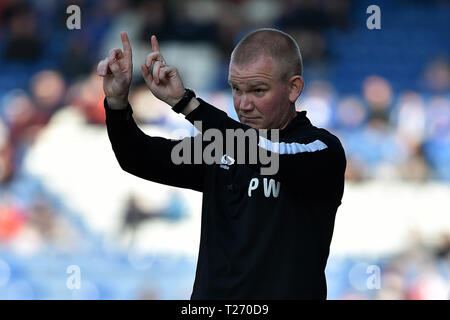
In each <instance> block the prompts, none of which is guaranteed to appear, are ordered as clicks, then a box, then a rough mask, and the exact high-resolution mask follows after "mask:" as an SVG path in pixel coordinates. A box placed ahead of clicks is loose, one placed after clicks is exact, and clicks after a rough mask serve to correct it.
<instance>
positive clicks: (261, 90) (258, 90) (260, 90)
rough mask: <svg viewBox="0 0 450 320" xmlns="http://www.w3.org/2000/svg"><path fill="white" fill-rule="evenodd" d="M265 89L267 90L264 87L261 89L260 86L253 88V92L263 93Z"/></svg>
mask: <svg viewBox="0 0 450 320" xmlns="http://www.w3.org/2000/svg"><path fill="white" fill-rule="evenodd" d="M266 91H267V90H266V89H261V88H259V89H255V90H254V92H255V93H259V94H261V93H264V92H266Z"/></svg>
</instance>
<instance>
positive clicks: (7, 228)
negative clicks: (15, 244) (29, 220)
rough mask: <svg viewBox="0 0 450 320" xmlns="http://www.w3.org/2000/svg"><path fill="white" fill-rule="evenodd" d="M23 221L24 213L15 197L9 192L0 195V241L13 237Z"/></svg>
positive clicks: (6, 240)
mask: <svg viewBox="0 0 450 320" xmlns="http://www.w3.org/2000/svg"><path fill="white" fill-rule="evenodd" d="M24 223H25V213H24V212H23V210H22V209H21V208H20V207H19V206H18V205H17V201H16V199H14V197H13V196H12V195H11V194H9V193H3V194H2V196H1V197H0V243H1V242H8V241H10V240H11V239H13V238H14V237H15V236H16V235H17V234H18V233H19V232H20V230H21V229H22V227H23V225H24Z"/></svg>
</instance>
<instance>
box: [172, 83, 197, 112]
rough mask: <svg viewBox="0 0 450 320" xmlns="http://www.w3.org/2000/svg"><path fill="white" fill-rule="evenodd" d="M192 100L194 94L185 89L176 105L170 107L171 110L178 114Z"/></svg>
mask: <svg viewBox="0 0 450 320" xmlns="http://www.w3.org/2000/svg"><path fill="white" fill-rule="evenodd" d="M192 98H195V92H194V91H192V90H191V89H186V91H185V92H184V95H183V97H182V98H181V100H180V101H178V102H177V104H176V105H174V106H173V107H172V110H173V111H175V112H176V113H180V112H181V111H183V109H184V108H186V106H187V105H188V103H189V101H191V99H192Z"/></svg>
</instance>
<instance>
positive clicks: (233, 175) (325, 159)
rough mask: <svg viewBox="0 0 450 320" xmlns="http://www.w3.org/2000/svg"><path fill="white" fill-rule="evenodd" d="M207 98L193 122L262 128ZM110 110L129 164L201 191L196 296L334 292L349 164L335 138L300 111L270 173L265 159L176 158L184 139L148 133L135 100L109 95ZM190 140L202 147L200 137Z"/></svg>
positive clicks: (117, 147) (115, 142)
mask: <svg viewBox="0 0 450 320" xmlns="http://www.w3.org/2000/svg"><path fill="white" fill-rule="evenodd" d="M199 101H200V105H199V106H198V107H197V108H196V109H195V110H194V111H192V112H191V113H190V114H188V115H187V116H186V119H187V120H188V121H190V122H191V123H194V121H202V129H203V131H204V130H207V129H210V128H215V129H219V130H221V131H222V132H225V129H237V128H242V129H244V130H255V129H252V128H250V127H248V126H247V125H244V124H241V123H239V122H237V121H235V120H233V119H231V118H230V117H228V116H227V114H226V113H225V112H223V111H221V110H219V109H217V108H215V107H213V106H211V105H210V104H208V103H206V102H205V101H203V100H202V99H199ZM105 111H106V125H107V131H108V136H109V139H110V141H111V144H112V148H113V151H114V153H115V155H116V158H117V160H118V162H119V164H120V166H121V168H122V169H123V170H125V171H127V172H129V173H131V174H133V175H136V176H138V177H141V178H143V179H147V180H151V181H154V182H157V183H162V184H166V185H171V186H175V187H181V188H189V189H192V190H196V191H199V192H202V193H203V204H202V218H201V219H202V221H201V238H200V249H199V255H198V261H197V271H196V277H195V282H194V286H193V291H192V295H191V299H193V300H194V299H326V294H327V287H326V280H325V267H326V262H327V259H328V255H329V247H330V243H331V238H332V234H333V228H334V221H335V215H336V211H337V208H338V207H339V205H340V204H341V199H342V196H343V191H344V172H345V167H346V159H345V153H344V150H343V148H342V145H341V143H340V141H339V139H338V138H337V137H336V136H334V135H332V134H331V133H329V132H328V131H327V130H325V129H320V128H316V127H315V126H313V125H312V124H311V122H310V121H309V119H308V118H307V117H306V112H305V111H303V112H297V116H296V117H295V118H294V119H293V120H292V121H291V122H290V123H289V124H288V125H287V126H286V127H285V128H284V129H282V130H280V131H279V142H280V143H279V145H278V146H279V149H278V153H279V170H278V172H277V173H276V174H275V175H273V176H262V175H261V174H260V170H258V169H260V167H261V165H260V164H256V165H250V164H238V163H237V162H236V163H234V164H231V165H229V164H230V162H229V163H228V164H227V165H224V164H220V163H218V164H211V165H207V164H179V165H175V164H174V163H173V162H172V158H171V152H172V148H173V147H174V146H175V145H176V144H177V143H179V141H177V140H170V139H166V138H162V137H152V136H148V135H146V134H144V133H143V132H142V131H141V130H140V129H139V128H138V127H137V125H136V123H135V121H134V119H133V117H132V109H131V106H130V105H128V107H127V108H126V109H124V110H111V109H109V107H108V105H107V102H106V99H105ZM198 137H201V136H200V135H198V136H197V138H198ZM269 138H270V137H269ZM186 139H190V142H191V144H192V148H194V139H195V138H193V137H191V138H186ZM224 145H225V143H224ZM202 147H203V148H204V147H205V142H203V144H202ZM248 147H249V146H248V144H247V145H246V148H248ZM192 150H194V149H192ZM192 153H194V152H192ZM192 157H193V155H192ZM246 159H247V160H248V158H246ZM247 162H248V161H247ZM252 179H253V180H252Z"/></svg>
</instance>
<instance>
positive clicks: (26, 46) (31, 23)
mask: <svg viewBox="0 0 450 320" xmlns="http://www.w3.org/2000/svg"><path fill="white" fill-rule="evenodd" d="M2 21H3V22H4V24H5V26H6V28H5V29H6V34H7V42H6V46H5V49H4V53H3V58H4V59H5V60H9V61H12V60H24V61H30V60H37V59H39V58H40V57H41V55H42V50H43V47H42V45H43V44H42V39H41V37H40V36H39V33H38V32H37V31H38V28H37V16H36V12H35V10H34V9H33V8H32V7H29V6H28V5H27V4H26V2H25V1H18V2H16V3H12V4H11V5H10V6H8V7H6V8H5V9H4V10H3V17H2Z"/></svg>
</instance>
